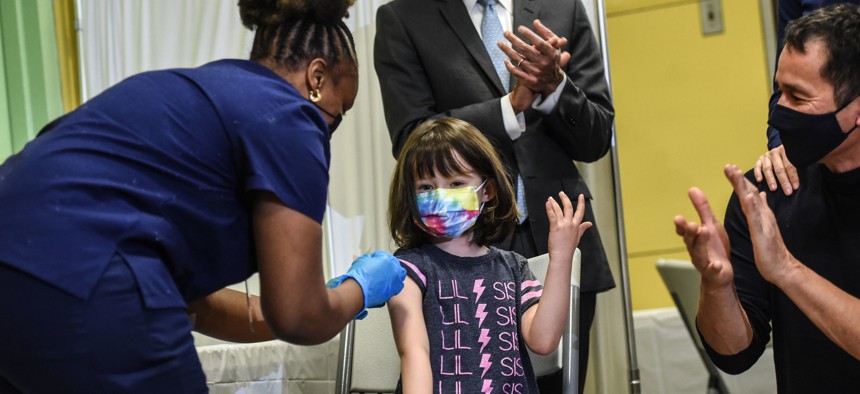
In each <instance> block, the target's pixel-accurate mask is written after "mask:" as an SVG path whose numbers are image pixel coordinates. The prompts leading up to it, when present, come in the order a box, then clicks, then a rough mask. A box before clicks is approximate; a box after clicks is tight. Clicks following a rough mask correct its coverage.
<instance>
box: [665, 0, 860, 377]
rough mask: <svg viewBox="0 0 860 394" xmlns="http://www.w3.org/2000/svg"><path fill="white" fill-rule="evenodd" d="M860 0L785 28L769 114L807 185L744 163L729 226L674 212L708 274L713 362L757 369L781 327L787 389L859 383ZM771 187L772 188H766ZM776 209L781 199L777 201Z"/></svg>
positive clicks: (702, 207) (705, 319)
mask: <svg viewBox="0 0 860 394" xmlns="http://www.w3.org/2000/svg"><path fill="white" fill-rule="evenodd" d="M858 64H860V6H858V5H847V4H843V5H837V6H831V7H826V8H822V9H820V10H818V11H815V12H813V13H812V14H810V15H808V16H805V17H803V18H800V19H798V20H796V21H795V22H792V23H791V24H790V25H789V26H788V28H787V30H786V43H785V49H784V51H783V53H782V56H781V57H780V64H779V70H778V72H777V76H776V79H777V82H778V84H779V87H780V90H781V91H782V96H781V97H780V99H779V102H778V103H777V105H776V107H775V108H774V109H773V110H772V111H771V113H770V117H769V120H768V123H769V124H770V125H771V126H773V127H774V128H776V129H778V130H780V134H781V137H782V142H783V145H784V146H785V151H786V155H787V156H788V158H789V160H790V161H791V162H792V163H794V164H795V165H796V166H797V167H798V168H799V169H800V172H799V174H800V177H801V183H803V184H804V187H803V188H801V189H799V190H798V191H797V192H796V193H795V194H794V195H793V196H791V197H789V196H785V195H784V194H783V193H782V192H780V191H777V192H770V191H768V190H767V187H761V189H757V188H756V187H755V186H753V184H752V183H750V182H749V180H750V179H752V174H751V173H748V174H747V175H746V179H745V178H744V175H743V174H742V173H741V171H740V170H739V169H738V168H737V167H735V166H728V167H726V176H727V177H728V178H729V179H730V181H731V182H732V184H733V186H734V188H735V195H734V196H733V197H732V199H731V201H730V202H729V206H728V208H727V212H726V219H725V220H726V228H725V229H724V228H723V227H722V225H720V223H719V222H718V221H717V220H716V218H715V217H714V215H713V213H712V212H711V209H710V207H709V206H708V202H707V200H706V199H705V196H704V194H702V192H701V191H700V190H698V189H695V188H693V189H691V190H690V199H691V200H692V202H693V205H694V206H695V207H696V210H697V211H698V213H699V216H700V218H701V221H702V223H701V224H698V223H694V222H688V221H687V220H686V219H684V218H683V217H680V216H678V217H676V218H675V225H676V230H677V232H678V234H679V235H681V236H683V237H684V242H685V243H686V245H687V249H688V250H689V252H690V256H691V258H692V260H693V263H694V265H695V266H696V268H697V269H698V270H699V272H700V273H701V275H702V288H701V298H700V302H699V313H698V316H697V325H698V328H699V334H700V336H701V338H702V342H703V343H704V344H705V347H706V349H707V350H708V354H709V355H710V357H711V359H712V360H713V361H714V363H715V364H716V365H717V366H718V367H719V368H721V369H722V370H724V371H726V372H729V373H741V372H743V371H745V370H747V369H748V368H749V367H750V366H752V364H754V363H755V361H756V360H757V359H758V357H759V356H760V355H761V353H762V352H763V351H764V348H765V345H766V344H767V342H768V339H769V336H770V335H769V334H770V331H771V328H772V329H773V341H774V361H775V365H776V375H777V388H778V390H779V392H781V393H791V392H798V393H809V392H822V393H823V392H860V361H858V360H857V358H858V357H860V299H858V296H860V133H853V131H854V130H855V129H856V128H857V127H858V126H860V69H858V68H857V65H858ZM760 190H761V191H760ZM771 209H772V211H771Z"/></svg>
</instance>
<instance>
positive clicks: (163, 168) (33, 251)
mask: <svg viewBox="0 0 860 394" xmlns="http://www.w3.org/2000/svg"><path fill="white" fill-rule="evenodd" d="M329 140H330V135H329V133H328V126H327V124H326V123H325V120H324V119H323V118H322V116H321V115H320V113H319V111H318V110H317V109H316V108H315V107H314V106H313V105H312V104H311V103H309V102H308V101H307V100H305V99H304V98H303V97H302V96H300V95H299V93H298V92H297V91H296V90H295V89H294V88H293V87H292V85H290V84H289V83H287V82H286V81H285V80H284V79H283V78H281V77H279V76H277V75H276V74H275V73H273V72H272V71H270V70H269V69H267V68H265V67H263V66H261V65H259V64H257V63H254V62H251V61H245V60H221V61H216V62H213V63H209V64H206V65H204V66H201V67H198V68H194V69H173V70H163V71H154V72H147V73H143V74H139V75H136V76H133V77H130V78H128V79H126V80H124V81H122V82H120V83H119V84H117V85H115V86H113V87H112V88H110V89H108V90H106V91H105V92H103V93H102V94H100V95H98V96H97V97H95V98H93V99H92V100H90V101H88V102H87V103H85V104H84V105H82V106H81V107H80V108H78V109H77V110H75V111H73V112H71V113H69V114H67V115H65V116H63V117H61V118H59V119H57V120H56V121H54V122H53V123H51V124H49V125H48V126H46V127H45V129H43V131H42V132H41V134H40V136H38V137H37V138H35V139H34V140H33V141H31V142H30V143H29V144H27V145H26V146H25V147H24V149H23V150H22V151H21V152H20V153H18V154H16V155H14V156H12V157H10V158H9V159H8V160H6V162H5V163H3V165H2V166H0V264H7V265H10V266H12V267H15V268H17V269H20V270H22V271H24V272H27V273H29V274H31V275H33V276H36V277H37V278H40V279H42V280H44V281H46V282H48V283H50V284H52V285H54V286H56V287H58V288H60V289H62V290H64V291H67V292H69V293H71V294H72V295H74V296H76V297H79V298H81V299H86V298H87V297H88V296H89V294H90V293H91V291H92V289H93V287H94V286H95V284H96V283H97V281H98V280H99V278H100V277H101V274H102V272H103V271H104V269H105V266H106V264H107V262H108V260H110V258H111V257H112V256H113V255H114V254H119V255H121V256H122V257H124V258H125V259H126V261H128V263H129V266H130V267H131V269H132V271H133V272H134V274H135V276H136V278H137V280H138V283H139V285H140V287H141V290H142V292H143V295H144V299H145V302H146V303H147V304H148V306H151V307H159V306H161V307H173V306H178V307H182V306H184V302H183V300H184V301H192V300H196V299H199V298H201V297H203V296H205V295H208V294H210V293H212V292H214V291H216V290H218V289H221V288H223V287H224V286H227V285H230V284H233V283H236V282H240V281H242V280H244V279H246V278H247V277H248V276H250V275H251V274H252V273H254V272H256V270H257V267H256V260H255V257H254V254H255V252H254V246H253V239H252V228H251V213H252V204H253V199H252V197H253V193H252V192H253V191H259V190H267V191H270V192H272V193H274V194H275V195H276V196H277V197H278V198H279V199H280V200H281V202H283V203H284V204H285V205H286V206H288V207H290V208H292V209H294V210H296V211H298V212H300V213H302V214H304V215H306V216H308V217H310V218H312V219H314V220H316V221H317V222H321V221H322V217H323V212H324V211H325V203H326V193H327V188H328V170H329V159H330V151H329ZM165 268H166V269H165ZM179 295H181V297H180V296H179Z"/></svg>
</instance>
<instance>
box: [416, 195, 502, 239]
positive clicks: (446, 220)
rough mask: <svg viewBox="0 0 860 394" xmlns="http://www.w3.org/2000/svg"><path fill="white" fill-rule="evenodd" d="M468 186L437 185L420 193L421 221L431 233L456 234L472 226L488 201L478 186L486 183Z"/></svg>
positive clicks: (457, 235) (419, 210)
mask: <svg viewBox="0 0 860 394" xmlns="http://www.w3.org/2000/svg"><path fill="white" fill-rule="evenodd" d="M486 183H487V181H484V183H481V185H480V186H466V187H460V188H456V189H435V190H431V191H429V192H424V193H418V195H417V196H416V199H417V202H418V213H419V214H420V215H421V221H422V222H423V223H424V225H426V226H427V227H428V228H430V229H431V230H433V232H429V233H430V235H433V236H434V237H440V238H456V237H459V236H460V235H461V234H463V233H464V232H466V230H468V229H470V228H472V226H473V225H474V224H475V221H477V220H478V215H479V214H480V213H481V209H483V208H484V204H481V203H480V201H479V199H478V190H480V189H481V188H482V187H484V184H486Z"/></svg>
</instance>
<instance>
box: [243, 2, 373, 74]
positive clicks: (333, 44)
mask: <svg viewBox="0 0 860 394" xmlns="http://www.w3.org/2000/svg"><path fill="white" fill-rule="evenodd" d="M353 3H355V0H239V14H240V16H241V17H242V24H244V25H245V27H247V28H248V29H250V30H256V34H255V36H254V45H253V47H252V48H251V60H255V61H260V60H265V59H270V60H271V61H273V63H274V64H275V65H277V66H280V67H283V68H284V69H285V70H286V71H288V72H292V71H296V70H298V69H300V68H302V67H304V66H307V64H308V63H310V61H311V60H313V59H316V58H322V59H324V60H326V62H328V63H329V64H330V65H332V66H333V67H336V66H339V65H349V66H353V67H357V61H356V56H355V43H354V41H353V39H352V34H351V33H350V32H349V29H348V28H347V27H346V24H344V23H343V18H345V17H346V16H347V9H348V8H349V7H350V6H352V4H353ZM336 78H337V77H336V76H335V79H336ZM335 82H337V81H336V80H335Z"/></svg>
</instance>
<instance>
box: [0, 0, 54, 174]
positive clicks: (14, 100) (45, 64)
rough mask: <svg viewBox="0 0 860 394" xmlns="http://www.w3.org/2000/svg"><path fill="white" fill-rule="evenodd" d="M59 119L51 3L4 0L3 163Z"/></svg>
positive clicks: (0, 4) (0, 11) (0, 14)
mask: <svg viewBox="0 0 860 394" xmlns="http://www.w3.org/2000/svg"><path fill="white" fill-rule="evenodd" d="M61 114H62V102H61V94H60V73H59V63H58V60H57V45H56V35H55V34H54V17H53V2H52V0H0V158H2V159H5V158H6V157H7V156H8V155H9V154H11V153H14V152H17V151H18V150H20V149H21V148H22V147H23V146H24V144H26V143H27V141H29V140H30V139H32V138H33V137H34V136H35V135H36V133H37V132H38V131H39V129H41V128H42V126H44V125H45V124H46V123H48V122H49V121H50V120H52V119H54V118H56V117H57V116H59V115H61Z"/></svg>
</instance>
